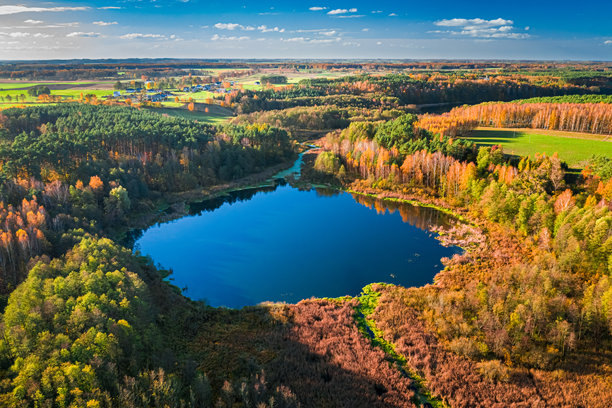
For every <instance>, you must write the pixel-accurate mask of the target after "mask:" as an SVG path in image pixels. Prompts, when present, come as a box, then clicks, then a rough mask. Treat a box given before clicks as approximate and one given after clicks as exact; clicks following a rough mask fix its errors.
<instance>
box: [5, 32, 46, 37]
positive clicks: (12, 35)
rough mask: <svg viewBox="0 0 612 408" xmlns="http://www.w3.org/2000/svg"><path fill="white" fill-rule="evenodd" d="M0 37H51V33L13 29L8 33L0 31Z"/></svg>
mask: <svg viewBox="0 0 612 408" xmlns="http://www.w3.org/2000/svg"><path fill="white" fill-rule="evenodd" d="M0 36H2V37H11V38H30V37H33V38H49V37H53V36H52V35H51V34H46V33H26V32H21V31H13V32H10V33H0Z"/></svg>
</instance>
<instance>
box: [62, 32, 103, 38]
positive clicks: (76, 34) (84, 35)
mask: <svg viewBox="0 0 612 408" xmlns="http://www.w3.org/2000/svg"><path fill="white" fill-rule="evenodd" d="M66 37H70V38H73V37H80V38H96V37H100V33H94V32H93V31H90V32H88V33H84V32H82V31H75V32H73V33H70V34H66Z"/></svg>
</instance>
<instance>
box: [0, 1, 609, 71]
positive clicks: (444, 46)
mask: <svg viewBox="0 0 612 408" xmlns="http://www.w3.org/2000/svg"><path fill="white" fill-rule="evenodd" d="M611 17H612V1H609V0H599V1H593V0H582V1H575V0H573V1H572V2H569V1H566V0H559V1H549V0H530V1H526V0H513V1H505V2H496V1H486V2H485V1H471V2H466V1H457V0H454V1H447V0H438V1H431V0H428V1H410V0H402V1H388V0H378V1H361V0H359V1H335V0H333V1H331V0H330V1H320V0H317V1H306V0H304V1H299V2H297V1H295V2H286V1H284V2H281V1H273V0H269V1H259V0H258V1H234V0H225V1H210V0H84V1H72V0H64V1H28V0H23V1H19V0H18V1H16V2H15V1H12V0H0V60H23V59H35V60H42V59H72V58H93V59H97V58H164V57H167V58H258V59H278V58H287V59H497V60H499V59H503V60H517V59H529V60H597V61H611V60H612V20H611Z"/></svg>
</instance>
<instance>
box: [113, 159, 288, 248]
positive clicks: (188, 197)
mask: <svg viewBox="0 0 612 408" xmlns="http://www.w3.org/2000/svg"><path fill="white" fill-rule="evenodd" d="M297 159H298V158H297V157H296V158H294V159H292V160H288V161H285V162H283V163H279V164H276V165H274V166H271V167H268V168H266V170H263V171H261V172H258V173H253V174H250V175H248V176H245V177H242V178H240V179H237V180H234V181H231V182H228V183H224V184H217V185H215V186H212V187H209V188H202V187H199V188H195V189H192V190H188V191H182V192H178V193H167V194H163V195H162V196H161V197H160V198H159V199H157V200H156V202H155V203H154V204H155V208H154V209H152V210H151V211H147V212H144V213H141V214H136V215H134V216H133V217H132V218H131V219H130V222H129V225H128V226H126V227H125V228H122V229H120V230H118V231H115V232H114V233H113V234H111V236H112V239H113V240H114V241H117V242H122V243H124V244H125V243H126V240H129V236H130V235H131V234H132V233H134V232H135V231H140V230H146V229H148V228H151V227H152V226H155V225H157V224H160V223H164V222H169V221H174V220H177V219H179V218H182V217H185V216H187V215H189V205H190V204H194V203H201V202H203V201H206V200H212V199H215V198H218V197H221V196H224V195H227V194H230V193H232V192H236V191H240V190H246V189H251V188H261V187H267V186H272V185H273V183H274V182H273V179H272V178H273V177H274V175H275V174H277V173H279V172H281V171H284V170H287V169H290V168H291V166H293V164H294V163H295V161H296V160H297ZM128 246H131V245H128Z"/></svg>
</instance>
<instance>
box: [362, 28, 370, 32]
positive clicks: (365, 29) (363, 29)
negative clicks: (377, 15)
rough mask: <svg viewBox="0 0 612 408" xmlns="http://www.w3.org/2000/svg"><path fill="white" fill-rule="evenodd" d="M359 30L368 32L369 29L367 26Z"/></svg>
mask: <svg viewBox="0 0 612 408" xmlns="http://www.w3.org/2000/svg"><path fill="white" fill-rule="evenodd" d="M361 31H364V32H368V31H370V29H369V28H362V29H361Z"/></svg>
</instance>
